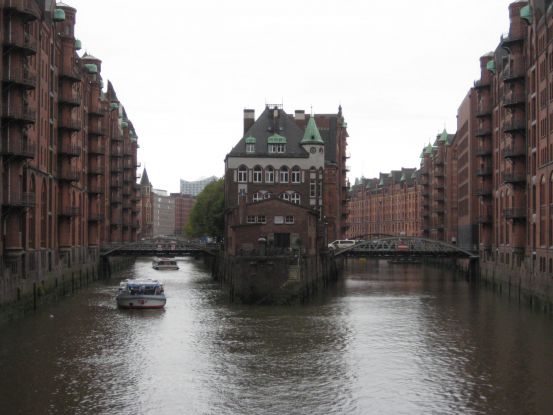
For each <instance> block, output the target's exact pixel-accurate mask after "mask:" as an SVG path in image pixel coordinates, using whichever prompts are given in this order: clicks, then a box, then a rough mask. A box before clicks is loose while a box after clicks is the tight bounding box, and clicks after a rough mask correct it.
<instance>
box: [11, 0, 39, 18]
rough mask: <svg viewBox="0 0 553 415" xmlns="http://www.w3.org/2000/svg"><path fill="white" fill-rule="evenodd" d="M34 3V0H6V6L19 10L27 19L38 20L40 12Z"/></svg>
mask: <svg viewBox="0 0 553 415" xmlns="http://www.w3.org/2000/svg"><path fill="white" fill-rule="evenodd" d="M33 3H35V1H33V0H4V8H5V9H9V10H15V11H17V12H18V13H20V14H21V15H22V16H23V17H25V18H26V19H27V20H36V19H38V18H39V16H40V14H39V12H38V11H37V10H36V9H35V8H34V7H33V6H32V5H33Z"/></svg>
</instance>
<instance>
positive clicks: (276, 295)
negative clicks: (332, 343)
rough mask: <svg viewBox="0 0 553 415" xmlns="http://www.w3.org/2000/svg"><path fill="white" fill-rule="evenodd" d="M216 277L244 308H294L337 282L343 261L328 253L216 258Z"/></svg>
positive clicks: (245, 255) (280, 253)
mask: <svg viewBox="0 0 553 415" xmlns="http://www.w3.org/2000/svg"><path fill="white" fill-rule="evenodd" d="M213 261H215V262H214V264H213V265H212V270H213V276H214V277H215V279H216V280H217V281H219V282H220V285H221V288H222V289H223V290H225V292H226V293H227V294H228V298H229V301H230V302H237V303H241V304H273V305H276V304H295V303H302V302H305V301H308V300H309V299H310V298H311V297H312V296H313V295H314V294H315V293H316V292H318V291H319V290H320V289H323V288H325V287H328V286H329V284H331V283H333V282H335V281H336V280H337V279H338V276H339V274H340V272H341V270H342V267H343V258H335V257H334V255H331V254H330V253H329V252H322V253H320V254H319V255H302V254H296V255H293V254H292V255H290V254H285V253H283V252H275V253H273V254H263V253H262V254H252V253H251V252H250V253H248V254H244V255H224V254H220V255H219V256H217V257H216V258H213Z"/></svg>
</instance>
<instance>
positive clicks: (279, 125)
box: [227, 106, 309, 157]
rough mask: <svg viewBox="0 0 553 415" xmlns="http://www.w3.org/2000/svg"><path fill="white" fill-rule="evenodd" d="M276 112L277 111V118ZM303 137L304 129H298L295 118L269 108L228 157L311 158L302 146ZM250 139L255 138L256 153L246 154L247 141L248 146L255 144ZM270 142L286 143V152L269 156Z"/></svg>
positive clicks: (282, 111) (266, 108) (281, 110)
mask: <svg viewBox="0 0 553 415" xmlns="http://www.w3.org/2000/svg"><path fill="white" fill-rule="evenodd" d="M275 111H277V117H276V118H275ZM303 135H304V134H303V131H302V129H301V128H300V127H298V125H297V124H296V123H295V121H294V118H293V117H290V116H289V115H288V114H286V113H285V112H284V110H283V109H280V108H269V107H268V106H267V107H265V110H264V111H263V113H261V115H260V116H259V117H258V118H257V119H256V120H255V122H254V123H253V125H252V126H251V127H250V128H249V129H248V131H246V132H245V134H244V135H243V136H242V138H241V139H240V140H239V141H238V143H236V145H235V146H234V147H233V149H232V150H231V151H230V152H229V153H228V154H227V157H260V156H265V157H269V156H270V157H309V153H308V152H307V151H305V150H304V149H303V147H302V146H301V145H300V144H301V140H302V138H303ZM250 137H255V153H246V141H247V142H248V144H254V143H251V141H253V140H251V138H250ZM269 138H270V140H269ZM269 141H271V142H273V143H286V152H285V153H282V154H280V153H279V154H269V152H268V151H269V149H268V143H269Z"/></svg>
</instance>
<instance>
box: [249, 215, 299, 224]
mask: <svg viewBox="0 0 553 415" xmlns="http://www.w3.org/2000/svg"><path fill="white" fill-rule="evenodd" d="M247 222H248V223H261V224H266V223H267V217H266V216H265V215H257V216H256V215H250V216H248V217H247ZM294 222H295V221H294V216H292V215H288V216H275V217H274V218H273V223H274V224H275V225H283V224H284V225H293V224H294Z"/></svg>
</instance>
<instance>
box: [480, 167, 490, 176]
mask: <svg viewBox="0 0 553 415" xmlns="http://www.w3.org/2000/svg"><path fill="white" fill-rule="evenodd" d="M491 174H492V168H491V167H490V166H484V167H480V168H478V169H476V175H477V176H490V175H491Z"/></svg>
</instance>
